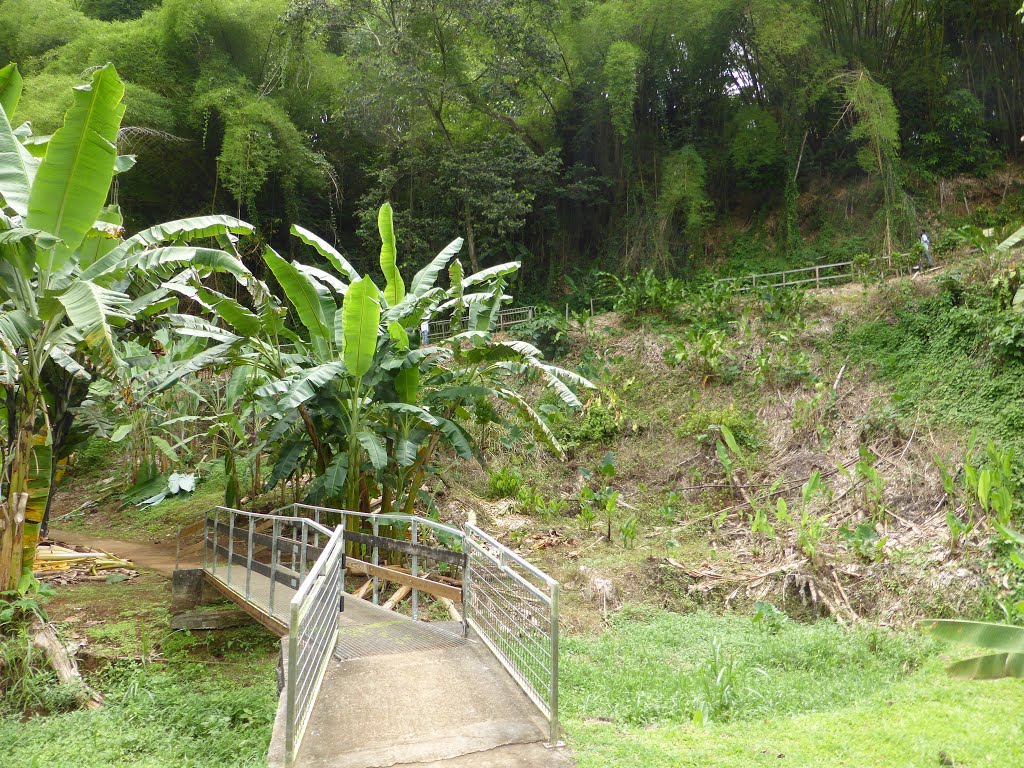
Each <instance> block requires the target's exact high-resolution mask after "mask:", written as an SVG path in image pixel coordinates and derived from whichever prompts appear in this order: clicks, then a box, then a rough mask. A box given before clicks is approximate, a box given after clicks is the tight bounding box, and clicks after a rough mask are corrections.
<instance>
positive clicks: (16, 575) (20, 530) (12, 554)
mask: <svg viewBox="0 0 1024 768" xmlns="http://www.w3.org/2000/svg"><path fill="white" fill-rule="evenodd" d="M25 394H26V397H25V399H24V400H20V402H19V408H18V410H17V417H16V418H17V424H18V428H17V434H16V437H15V443H14V446H13V447H12V448H11V464H10V467H11V476H10V478H9V480H8V491H7V504H6V505H5V507H4V519H3V526H4V529H3V534H2V538H0V588H2V589H5V590H15V589H17V588H18V581H19V580H20V579H21V575H22V573H24V572H26V562H27V572H28V573H30V574H31V573H32V561H33V560H34V559H35V551H36V542H37V541H38V540H39V524H38V522H37V523H36V524H35V525H30V526H28V528H29V529H30V530H28V531H26V525H25V511H26V510H27V509H28V502H29V490H30V488H29V475H30V471H31V467H32V446H33V442H34V440H35V421H36V399H35V395H34V393H31V394H29V393H25ZM39 522H41V521H39ZM26 534H28V535H27V536H26Z"/></svg>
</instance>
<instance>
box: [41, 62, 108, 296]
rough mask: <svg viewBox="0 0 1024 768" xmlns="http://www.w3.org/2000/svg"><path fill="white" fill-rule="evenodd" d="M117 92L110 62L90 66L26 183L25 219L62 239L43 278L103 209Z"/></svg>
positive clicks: (51, 252) (50, 255) (64, 258)
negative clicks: (88, 79)
mask: <svg viewBox="0 0 1024 768" xmlns="http://www.w3.org/2000/svg"><path fill="white" fill-rule="evenodd" d="M123 96H124V84H123V83H122V82H121V79H120V78H119V77H118V76H117V72H116V71H114V67H113V65H110V64H108V65H107V66H105V67H102V68H101V69H98V70H96V72H95V73H94V74H93V76H92V82H91V83H90V84H89V85H83V86H78V87H77V88H75V102H74V105H73V106H72V107H71V109H69V110H68V111H67V114H66V115H65V116H64V124H63V125H62V126H61V127H60V128H58V129H57V131H56V133H54V134H53V137H52V138H51V139H50V143H49V147H48V149H47V150H46V157H44V158H43V161H42V163H40V165H39V170H38V171H37V172H36V178H35V181H34V182H33V184H32V192H31V193H30V195H29V201H28V217H27V219H26V222H25V223H26V226H28V227H31V228H33V229H41V230H43V231H44V232H51V233H52V234H54V235H56V236H57V237H59V238H60V239H61V241H62V242H61V244H60V245H58V246H57V247H56V248H53V249H51V250H49V251H48V252H47V258H45V259H44V261H45V262H46V263H44V264H40V265H39V266H40V272H41V273H42V275H44V276H47V277H48V276H49V275H51V274H53V273H54V272H57V271H59V270H60V269H61V268H62V267H63V266H64V264H65V263H66V262H67V260H68V258H69V257H70V256H71V253H72V251H74V249H75V248H77V247H78V246H79V245H80V244H81V242H82V240H84V239H85V236H86V234H87V233H88V232H89V230H90V229H91V228H92V225H93V224H94V223H95V222H96V219H97V218H98V217H99V215H100V211H102V210H103V204H104V203H105V202H106V200H107V192H108V190H109V189H110V182H111V180H112V179H113V178H114V163H115V161H116V160H117V147H116V146H115V142H116V141H117V131H118V128H120V126H121V118H122V117H123V116H124V105H123V104H122V103H121V98H122V97H123Z"/></svg>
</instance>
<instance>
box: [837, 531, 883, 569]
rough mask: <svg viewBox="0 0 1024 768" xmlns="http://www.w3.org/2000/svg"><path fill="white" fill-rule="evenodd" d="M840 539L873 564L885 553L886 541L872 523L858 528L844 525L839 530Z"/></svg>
mask: <svg viewBox="0 0 1024 768" xmlns="http://www.w3.org/2000/svg"><path fill="white" fill-rule="evenodd" d="M839 538H841V539H842V540H843V541H845V542H846V544H847V546H849V547H850V549H851V550H853V552H854V553H856V554H857V555H858V556H859V557H861V558H863V559H864V560H868V561H871V562H874V561H876V560H879V559H881V557H882V555H883V554H884V551H885V542H886V539H885V537H884V536H879V535H878V531H876V530H875V526H874V525H872V524H871V523H867V522H865V523H860V524H859V525H858V526H857V527H856V528H850V526H848V525H844V526H842V527H841V528H840V529H839Z"/></svg>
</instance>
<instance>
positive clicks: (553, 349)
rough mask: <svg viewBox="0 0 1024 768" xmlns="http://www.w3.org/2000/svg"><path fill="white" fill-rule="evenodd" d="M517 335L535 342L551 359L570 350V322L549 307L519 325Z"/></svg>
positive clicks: (532, 342) (545, 355) (524, 339)
mask: <svg viewBox="0 0 1024 768" xmlns="http://www.w3.org/2000/svg"><path fill="white" fill-rule="evenodd" d="M515 335H516V337H518V338H520V339H522V340H523V341H528V342H530V343H531V344H533V346H535V347H537V349H539V350H540V351H541V352H543V353H544V357H546V358H547V359H549V360H555V359H557V358H559V357H562V356H563V355H564V354H565V353H566V352H568V351H569V344H570V339H569V324H568V323H567V322H566V321H565V318H564V317H563V316H562V315H560V314H559V313H558V312H553V311H551V310H548V309H543V310H541V311H539V312H538V313H537V315H536V317H534V318H533V319H532V320H529V321H527V322H525V323H520V324H519V325H517V326H516V330H515Z"/></svg>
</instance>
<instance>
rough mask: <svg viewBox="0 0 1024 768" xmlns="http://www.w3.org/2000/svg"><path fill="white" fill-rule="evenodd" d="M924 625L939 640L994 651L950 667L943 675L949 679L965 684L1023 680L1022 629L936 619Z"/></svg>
mask: <svg viewBox="0 0 1024 768" xmlns="http://www.w3.org/2000/svg"><path fill="white" fill-rule="evenodd" d="M924 625H925V627H926V628H927V629H928V630H929V631H930V632H931V633H932V634H933V635H935V636H936V637H938V638H940V639H942V640H950V641H953V642H957V643H966V644H967V645H973V646H976V647H978V648H984V649H986V650H989V651H995V653H988V654H985V655H983V656H975V657H973V658H969V659H964V660H963V661H958V662H956V663H955V664H951V665H950V666H949V667H947V668H946V671H947V672H948V673H949V674H950V675H951V676H952V677H957V678H961V679H968V680H995V679H998V678H1001V677H1016V678H1024V627H1017V626H1013V625H1012V624H995V623H991V622H984V621H961V620H957V619H936V620H933V621H927V622H925V623H924Z"/></svg>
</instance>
